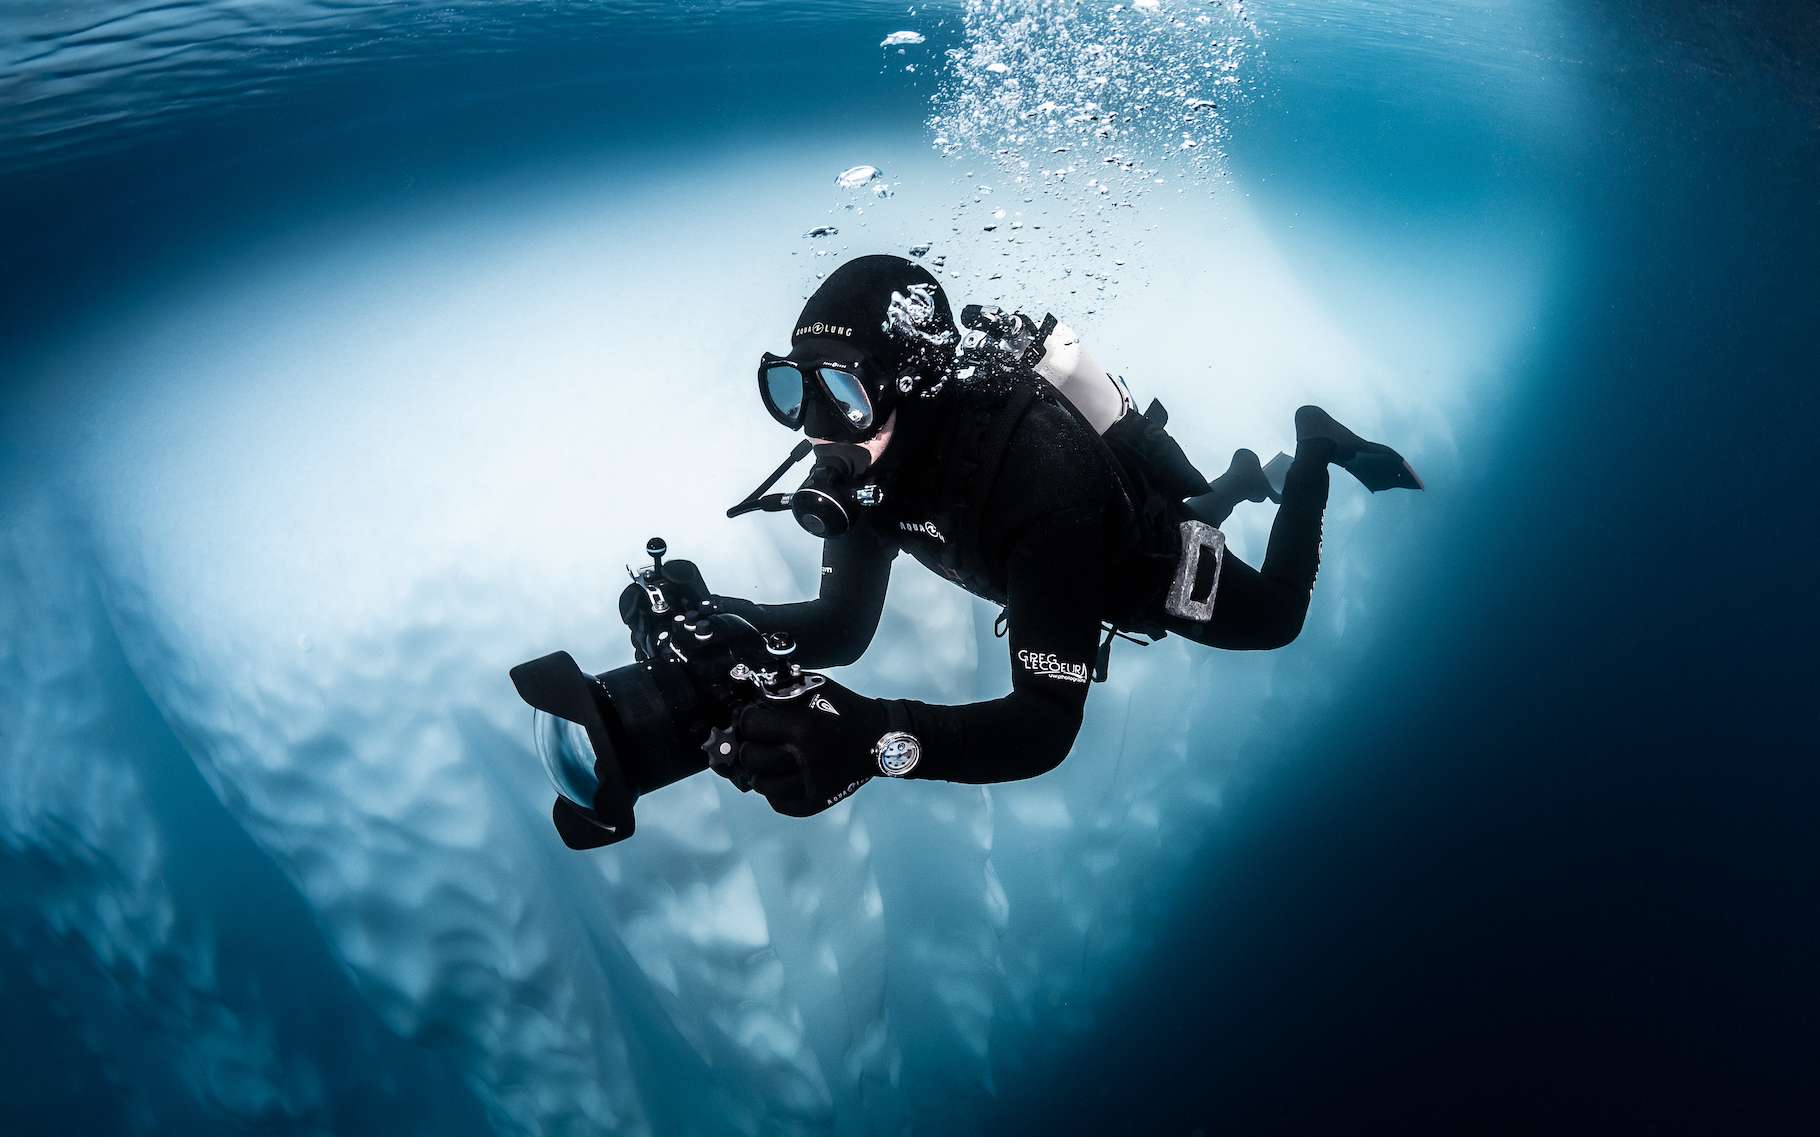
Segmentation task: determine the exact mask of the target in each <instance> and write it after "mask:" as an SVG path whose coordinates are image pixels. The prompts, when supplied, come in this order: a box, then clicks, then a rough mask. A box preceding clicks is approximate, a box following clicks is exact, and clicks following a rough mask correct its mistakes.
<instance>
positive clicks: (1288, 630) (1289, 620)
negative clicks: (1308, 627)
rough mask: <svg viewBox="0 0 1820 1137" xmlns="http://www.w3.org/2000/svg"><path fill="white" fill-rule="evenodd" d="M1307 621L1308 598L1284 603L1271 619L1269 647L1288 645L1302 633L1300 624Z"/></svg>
mask: <svg viewBox="0 0 1820 1137" xmlns="http://www.w3.org/2000/svg"><path fill="white" fill-rule="evenodd" d="M1307 622H1308V599H1307V598H1306V597H1304V598H1303V599H1302V601H1301V602H1300V603H1291V604H1287V605H1285V606H1284V607H1283V608H1282V610H1281V611H1280V612H1279V613H1278V616H1277V619H1276V620H1275V621H1273V623H1272V627H1271V629H1270V639H1271V643H1270V647H1271V649H1272V650H1274V649H1276V648H1280V647H1288V646H1289V645H1290V644H1292V643H1294V642H1295V641H1296V638H1297V637H1298V636H1300V635H1301V634H1302V625H1303V624H1305V623H1307Z"/></svg>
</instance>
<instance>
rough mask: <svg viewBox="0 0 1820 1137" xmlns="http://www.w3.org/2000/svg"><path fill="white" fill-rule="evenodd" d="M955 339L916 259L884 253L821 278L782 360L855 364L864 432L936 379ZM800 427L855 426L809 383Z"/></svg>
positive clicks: (828, 430)
mask: <svg viewBox="0 0 1820 1137" xmlns="http://www.w3.org/2000/svg"><path fill="white" fill-rule="evenodd" d="M958 340H959V333H958V329H957V327H956V325H955V322H954V313H953V311H952V309H950V307H949V305H948V297H947V296H946V295H945V294H944V293H943V292H942V286H941V284H940V283H939V282H938V281H937V280H936V279H935V277H934V276H933V275H931V274H930V272H929V270H928V269H925V268H924V267H923V266H922V265H920V264H917V263H916V262H915V261H912V260H906V259H905V258H903V257H896V256H890V255H887V254H875V255H871V256H864V257H856V258H854V259H853V260H850V261H848V262H847V263H846V264H843V265H841V266H840V267H839V268H837V269H835V270H834V271H833V272H832V273H829V274H828V279H826V280H824V281H823V282H822V284H821V287H819V288H817V289H816V290H815V292H814V294H813V295H811V296H810V297H809V300H808V303H806V304H804V305H803V310H802V314H801V315H800V316H798V317H797V319H796V327H795V329H794V330H793V331H792V332H791V334H790V353H789V355H787V356H786V357H785V358H787V359H790V360H792V361H794V362H797V363H801V364H804V365H816V364H833V365H857V366H856V367H854V373H855V374H856V375H858V376H859V378H860V380H861V382H862V383H863V384H864V385H865V387H866V394H867V396H868V397H869V398H870V399H871V401H872V408H873V414H872V420H871V426H870V428H869V429H868V430H866V431H864V432H859V435H858V436H859V437H862V438H863V437H865V436H866V435H867V434H870V433H871V432H872V431H873V430H876V429H878V428H879V427H880V426H882V425H883V424H884V422H885V420H886V419H888V418H890V416H891V411H892V408H893V407H895V406H896V405H897V403H898V402H899V401H900V400H901V399H902V398H903V396H904V395H905V394H907V393H908V391H909V390H914V389H916V388H917V386H919V385H921V384H924V383H934V382H937V381H938V380H939V379H940V377H941V376H942V375H943V374H945V373H946V371H947V369H948V367H950V366H951V364H952V360H953V351H954V346H955V344H956V343H957V342H958ZM803 431H804V433H806V434H807V435H808V436H809V437H811V438H827V439H839V440H843V441H848V440H853V439H854V436H855V431H854V430H853V429H852V427H851V426H850V425H849V424H848V423H847V422H846V421H845V419H844V417H843V416H842V414H841V412H840V409H839V408H838V407H836V406H835V405H834V404H833V402H832V401H831V400H830V399H828V398H827V397H826V393H825V392H821V391H818V390H816V389H815V387H814V385H811V386H810V389H809V391H808V392H807V393H806V394H805V398H804V406H803Z"/></svg>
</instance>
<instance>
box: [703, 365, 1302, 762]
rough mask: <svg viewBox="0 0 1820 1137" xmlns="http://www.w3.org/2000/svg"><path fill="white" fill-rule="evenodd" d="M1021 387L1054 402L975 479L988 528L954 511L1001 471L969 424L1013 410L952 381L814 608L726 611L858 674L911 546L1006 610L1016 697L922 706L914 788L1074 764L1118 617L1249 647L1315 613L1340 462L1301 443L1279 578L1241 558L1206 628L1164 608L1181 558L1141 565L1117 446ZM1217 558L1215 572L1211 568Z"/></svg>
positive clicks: (1273, 554) (1284, 635) (833, 556)
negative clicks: (926, 781)
mask: <svg viewBox="0 0 1820 1137" xmlns="http://www.w3.org/2000/svg"><path fill="white" fill-rule="evenodd" d="M1019 381H1020V382H1024V383H1028V384H1035V385H1038V386H1039V388H1040V392H1039V393H1040V394H1041V395H1042V397H1041V398H1038V399H1036V400H1035V401H1034V403H1033V404H1032V405H1030V406H1029V408H1028V410H1027V412H1026V413H1024V414H1023V415H1022V417H1021V418H1019V419H1018V420H1017V422H1016V426H1015V428H1014V429H1012V430H1011V432H1010V433H1009V435H1008V438H1007V439H1006V441H1005V443H1004V445H1003V447H1002V450H1000V451H999V452H998V453H997V455H996V457H997V459H998V461H997V468H996V470H993V469H987V468H981V469H979V470H978V471H977V473H976V474H975V473H973V472H972V471H971V469H970V468H969V467H967V466H962V467H960V468H961V469H962V470H963V471H966V472H967V474H968V477H969V478H970V480H971V483H972V484H973V485H974V486H975V487H976V488H977V490H978V491H979V492H980V493H981V495H982V500H980V501H979V502H978V505H977V507H976V508H977V521H976V522H975V523H973V524H971V525H968V524H958V525H957V523H956V520H955V518H954V517H953V516H952V514H953V509H952V505H953V494H952V492H951V490H952V486H953V484H954V482H953V478H952V476H953V472H954V469H955V464H956V463H974V464H977V465H980V466H982V467H984V466H989V465H991V464H992V462H991V459H992V457H993V456H992V455H984V454H982V453H980V449H981V447H980V446H979V443H978V438H977V432H975V433H973V434H970V433H969V432H968V431H967V430H966V427H965V424H966V423H967V421H968V414H967V412H968V410H969V409H970V408H973V407H976V406H977V405H979V404H980V403H981V402H982V401H985V402H989V401H991V400H994V399H999V400H1002V399H1003V387H1002V385H995V384H992V383H983V382H982V383H974V384H963V383H957V382H953V381H951V382H950V383H949V384H948V385H947V389H946V390H944V391H943V392H942V393H941V395H940V397H938V398H935V399H932V400H912V401H911V402H910V403H907V404H905V406H904V407H903V408H902V412H903V413H902V415H901V420H902V421H900V424H899V427H898V432H897V436H896V437H894V438H893V440H892V442H891V443H890V445H889V446H888V447H887V449H886V450H885V453H884V455H883V457H882V458H881V459H880V461H879V463H878V465H877V466H876V467H875V469H874V470H873V471H872V476H873V478H874V479H875V480H876V481H877V482H878V484H879V485H880V486H881V487H882V488H883V489H884V500H883V502H882V503H881V504H880V505H878V506H876V507H874V508H872V509H871V510H869V511H867V512H866V513H864V514H862V515H861V519H860V521H859V522H858V523H857V524H856V525H855V527H854V528H853V529H852V530H851V531H850V532H849V533H847V534H846V535H844V536H841V537H838V538H833V539H830V540H827V541H826V542H824V546H823V552H822V566H823V567H822V577H821V592H820V595H819V596H818V597H817V598H816V599H815V600H812V601H807V602H804V603H798V604H753V603H751V602H749V601H740V600H735V599H726V598H723V603H724V604H725V605H726V606H727V607H729V608H731V609H733V610H735V611H741V612H743V613H744V614H746V615H748V617H749V618H751V619H752V620H753V622H755V623H757V624H759V626H761V627H764V628H766V629H776V630H780V631H787V632H789V633H790V634H791V635H793V636H795V638H796V641H797V645H798V647H797V656H796V658H797V661H798V662H800V663H801V664H803V665H804V666H806V667H834V666H840V665H843V664H848V663H852V662H853V661H854V660H856V659H858V658H859V657H860V655H861V654H862V653H863V652H864V651H865V650H866V647H867V645H869V644H870V643H871V641H872V636H873V633H874V632H875V631H876V630H877V628H878V623H879V617H880V615H881V613H882V611H883V608H884V602H885V591H886V586H887V584H888V581H889V577H890V569H891V562H892V560H893V558H894V557H896V555H897V554H898V552H900V551H903V552H908V553H909V554H910V555H911V556H913V557H915V558H916V559H917V560H919V561H921V562H922V563H923V564H924V565H926V566H927V567H929V568H930V569H932V570H933V571H935V572H937V573H939V574H941V575H942V576H944V577H946V578H948V579H950V580H954V581H955V582H956V583H959V584H961V585H962V586H963V587H966V588H968V589H969V591H972V592H974V593H976V594H977V595H980V596H982V597H984V598H985V599H987V600H991V601H993V602H994V603H998V604H1002V605H1005V606H1006V615H1007V619H1008V628H1009V637H1010V654H1011V680H1012V689H1011V693H1010V694H1009V695H1006V696H1004V697H1003V698H999V699H992V700H988V701H985V702H979V703H968V704H964V705H961V706H940V705H933V704H927V703H920V702H915V701H906V702H905V703H904V706H905V707H906V708H907V711H908V714H909V718H910V721H911V724H912V732H913V733H914V734H915V735H916V736H917V737H918V738H919V739H920V740H921V742H922V744H923V756H922V760H921V762H920V763H919V764H918V766H917V767H916V771H915V774H914V775H913V776H915V777H922V778H939V779H943V780H947V781H956V782H974V783H986V782H1002V781H1011V780H1015V779H1019V778H1028V777H1033V776H1035V775H1037V774H1041V773H1044V772H1046V771H1048V770H1051V769H1053V768H1054V767H1055V766H1056V765H1058V764H1059V763H1060V762H1061V761H1062V759H1063V758H1065V757H1066V756H1067V754H1068V751H1069V748H1070V747H1071V746H1072V745H1073V743H1074V738H1075V735H1076V733H1077V732H1078V731H1079V729H1080V724H1081V712H1082V706H1083V704H1084V703H1085V702H1086V698H1087V690H1088V687H1089V683H1090V673H1091V671H1092V668H1093V664H1094V659H1095V655H1096V653H1097V651H1098V649H1099V645H1100V635H1101V623H1102V621H1107V622H1110V623H1112V624H1114V625H1116V626H1118V627H1121V628H1130V629H1139V630H1148V631H1151V632H1152V633H1155V632H1159V631H1161V630H1163V629H1165V628H1166V629H1167V630H1168V631H1170V632H1174V633H1175V634H1178V635H1182V636H1185V637H1187V638H1189V639H1193V640H1196V641H1197V642H1200V643H1205V644H1210V645H1212V646H1214V647H1222V648H1232V649H1239V650H1245V649H1262V648H1274V647H1281V646H1282V645H1284V644H1287V643H1288V642H1289V641H1291V640H1293V639H1294V638H1295V637H1296V635H1297V633H1298V632H1299V631H1300V630H1301V627H1302V620H1303V617H1304V616H1305V615H1306V613H1307V611H1308V601H1309V595H1310V592H1311V590H1312V588H1313V586H1314V578H1315V572H1316V569H1317V567H1318V564H1319V558H1320V540H1321V516H1322V513H1323V511H1324V509H1325V508H1326V504H1327V485H1328V476H1327V462H1326V456H1325V455H1324V454H1322V453H1318V452H1314V451H1315V447H1311V446H1308V445H1307V444H1305V445H1304V447H1302V448H1298V451H1297V457H1296V461H1295V463H1294V464H1293V465H1292V466H1291V467H1290V469H1289V473H1288V478H1287V482H1286V485H1285V489H1284V493H1283V501H1282V504H1281V507H1280V508H1279V510H1278V513H1277V518H1276V521H1275V524H1274V525H1273V526H1272V529H1271V535H1270V544H1269V548H1268V550H1267V551H1266V553H1265V557H1264V564H1263V568H1262V569H1261V570H1259V569H1254V568H1252V567H1251V566H1249V565H1247V564H1245V563H1244V562H1242V561H1240V560H1239V559H1238V558H1237V557H1235V556H1232V555H1230V554H1228V555H1227V556H1226V557H1225V560H1224V567H1223V570H1222V571H1221V573H1220V577H1219V586H1218V590H1217V592H1216V593H1215V595H1214V603H1213V616H1212V618H1211V619H1210V620H1209V621H1208V622H1206V623H1202V624H1196V623H1190V622H1188V621H1185V620H1181V619H1177V618H1174V617H1171V616H1168V615H1167V614H1165V613H1164V611H1163V601H1164V597H1165V594H1166V592H1167V589H1168V586H1169V583H1170V580H1171V579H1172V577H1173V574H1174V567H1175V564H1174V555H1173V551H1172V552H1171V554H1170V555H1169V556H1167V557H1164V556H1157V555H1142V554H1141V553H1139V552H1138V551H1136V550H1134V549H1133V547H1132V543H1131V540H1130V536H1129V533H1130V530H1129V527H1128V522H1129V519H1130V517H1131V513H1132V507H1131V502H1130V495H1129V493H1128V484H1129V483H1128V480H1127V481H1125V482H1121V479H1120V477H1119V476H1118V474H1117V472H1116V471H1115V465H1116V459H1114V458H1113V456H1112V454H1111V452H1110V451H1109V450H1108V448H1107V446H1106V445H1105V443H1104V442H1103V441H1102V440H1101V439H1100V438H1099V437H1098V436H1097V435H1096V434H1095V433H1094V431H1093V428H1092V427H1091V426H1089V425H1088V424H1087V423H1086V422H1085V421H1083V420H1082V419H1081V418H1080V417H1079V416H1078V415H1077V414H1076V413H1075V412H1074V410H1073V408H1071V407H1069V406H1068V405H1067V404H1066V403H1065V402H1063V401H1062V400H1061V399H1060V398H1059V397H1057V396H1055V395H1054V393H1053V391H1052V390H1051V389H1048V388H1047V387H1046V385H1044V384H1043V383H1042V380H1041V379H1038V378H1036V377H1035V376H1034V375H1030V374H1028V373H1026V375H1025V377H1024V378H1022V379H1020V380H1019ZM975 421H977V416H975ZM1170 509H1171V512H1170V515H1169V516H1168V517H1167V518H1166V524H1165V528H1166V529H1167V530H1168V531H1171V532H1172V531H1173V530H1174V523H1175V522H1176V521H1177V520H1180V519H1181V516H1182V515H1181V514H1180V513H1179V512H1177V511H1176V507H1175V505H1174V503H1170ZM969 539H971V540H972V541H973V542H974V544H975V546H976V547H974V548H971V549H967V550H964V552H965V553H966V554H967V555H966V556H964V557H958V558H957V556H956V555H955V554H956V552H957V550H951V549H950V548H948V544H949V542H950V541H952V540H969ZM1211 559H1212V558H1204V559H1203V569H1204V571H1205V568H1206V566H1207V565H1208V564H1209V563H1210V562H1211ZM957 563H958V564H961V565H964V566H968V567H967V568H965V569H957ZM1202 594H1203V595H1204V593H1202Z"/></svg>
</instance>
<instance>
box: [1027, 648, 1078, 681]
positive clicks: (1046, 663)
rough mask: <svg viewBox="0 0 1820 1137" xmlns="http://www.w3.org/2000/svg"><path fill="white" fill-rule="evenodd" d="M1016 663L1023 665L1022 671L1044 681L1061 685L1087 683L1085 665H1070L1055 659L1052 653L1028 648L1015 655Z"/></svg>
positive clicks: (1062, 660)
mask: <svg viewBox="0 0 1820 1137" xmlns="http://www.w3.org/2000/svg"><path fill="white" fill-rule="evenodd" d="M1017 661H1018V662H1019V663H1021V664H1023V665H1024V670H1026V671H1028V672H1030V674H1032V675H1039V676H1041V677H1043V678H1045V679H1057V680H1060V681H1061V682H1063V683H1085V682H1087V665H1086V664H1084V663H1070V662H1068V661H1067V660H1065V659H1057V658H1056V657H1055V653H1054V652H1048V651H1031V650H1030V649H1028V648H1025V649H1023V650H1022V651H1019V652H1018V653H1017Z"/></svg>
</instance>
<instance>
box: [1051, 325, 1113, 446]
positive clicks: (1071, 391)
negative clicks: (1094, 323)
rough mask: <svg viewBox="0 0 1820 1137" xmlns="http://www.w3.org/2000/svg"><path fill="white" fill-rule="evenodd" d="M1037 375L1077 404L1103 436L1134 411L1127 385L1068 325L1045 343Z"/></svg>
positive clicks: (1075, 405)
mask: <svg viewBox="0 0 1820 1137" xmlns="http://www.w3.org/2000/svg"><path fill="white" fill-rule="evenodd" d="M1036 373H1037V374H1038V375H1041V376H1042V377H1043V378H1045V379H1047V380H1049V382H1051V383H1053V384H1055V389H1056V390H1057V391H1060V392H1061V393H1062V397H1063V398H1064V399H1067V400H1068V401H1069V402H1070V403H1073V404H1074V409H1075V410H1077V411H1079V412H1081V417H1082V418H1084V419H1086V420H1087V421H1088V422H1090V423H1092V424H1093V429H1095V430H1097V431H1099V432H1100V433H1101V434H1105V433H1106V431H1107V430H1108V429H1110V428H1111V426H1112V424H1113V423H1115V422H1117V421H1119V419H1121V418H1123V417H1124V416H1125V412H1126V411H1127V410H1129V409H1130V407H1131V396H1130V395H1129V394H1127V393H1126V391H1125V387H1124V385H1123V384H1122V383H1120V382H1119V381H1118V380H1116V379H1114V378H1113V377H1112V376H1111V375H1109V374H1107V372H1106V369H1105V368H1104V367H1101V366H1100V363H1099V360H1097V359H1095V358H1093V355H1092V353H1091V352H1089V351H1088V350H1087V349H1086V348H1085V347H1084V346H1082V344H1081V337H1080V336H1078V335H1076V334H1075V333H1074V329H1072V328H1070V327H1069V326H1068V325H1067V324H1057V325H1056V326H1055V330H1054V331H1053V332H1050V333H1049V338H1048V339H1047V340H1045V341H1044V342H1043V358H1042V360H1041V361H1040V362H1038V363H1037V365H1036Z"/></svg>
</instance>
